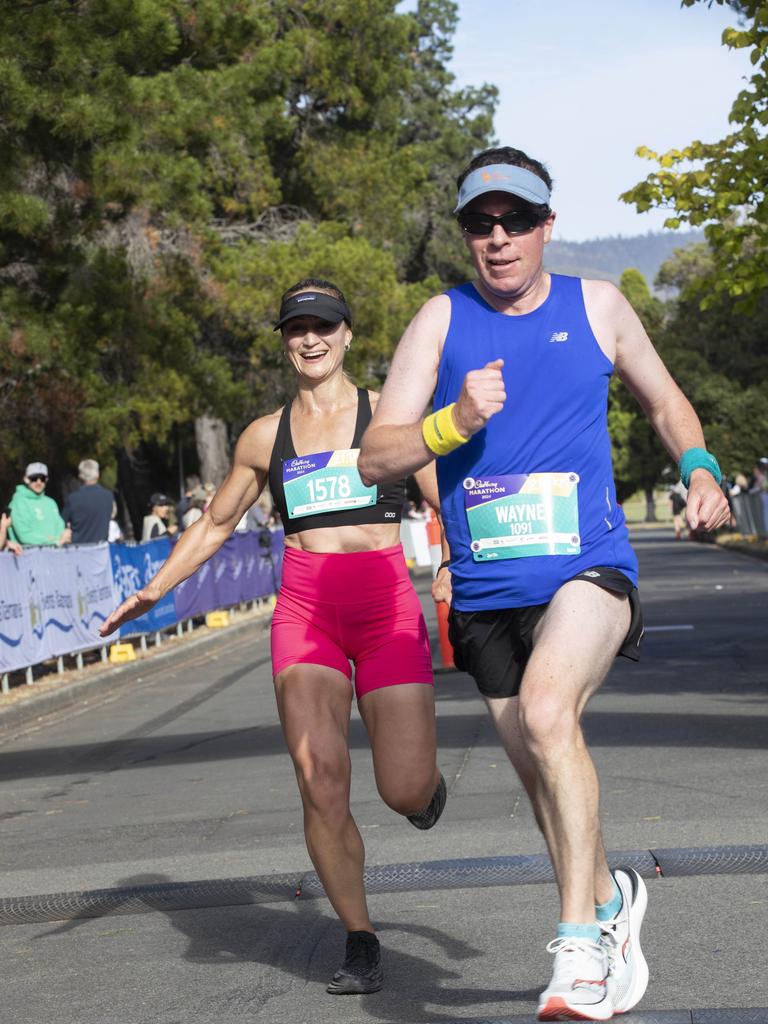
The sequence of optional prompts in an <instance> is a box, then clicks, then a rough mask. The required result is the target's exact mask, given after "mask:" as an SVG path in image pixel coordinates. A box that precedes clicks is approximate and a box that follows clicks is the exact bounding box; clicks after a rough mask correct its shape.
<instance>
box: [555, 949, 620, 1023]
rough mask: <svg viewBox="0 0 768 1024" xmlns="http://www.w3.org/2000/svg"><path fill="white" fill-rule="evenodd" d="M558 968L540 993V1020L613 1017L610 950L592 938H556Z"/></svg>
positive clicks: (556, 964) (602, 1018)
mask: <svg viewBox="0 0 768 1024" xmlns="http://www.w3.org/2000/svg"><path fill="white" fill-rule="evenodd" d="M547 951H548V952H549V953H554V954H555V969H554V972H553V974H552V980H551V981H550V983H549V985H548V987H547V988H546V989H545V990H544V991H543V992H542V993H541V996H540V997H539V1011H538V1019H539V1020H610V1019H611V1017H612V1016H613V999H612V998H611V993H610V991H609V989H608V984H607V980H608V978H607V976H608V953H607V951H606V949H605V947H604V946H603V945H602V943H598V942H591V941H590V940H589V939H578V938H568V937H565V938H559V939H553V940H552V942H550V943H549V944H548V946H547Z"/></svg>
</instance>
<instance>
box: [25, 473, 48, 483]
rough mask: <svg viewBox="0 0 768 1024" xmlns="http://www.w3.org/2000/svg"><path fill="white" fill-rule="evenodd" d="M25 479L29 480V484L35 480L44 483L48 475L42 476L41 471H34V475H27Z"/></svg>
mask: <svg viewBox="0 0 768 1024" xmlns="http://www.w3.org/2000/svg"><path fill="white" fill-rule="evenodd" d="M27 479H28V480H29V482H30V483H31V484H33V483H35V482H36V481H37V480H42V481H43V483H46V481H47V480H48V477H47V476H43V474H42V473H35V475H34V476H30V477H27Z"/></svg>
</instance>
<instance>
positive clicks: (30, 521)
mask: <svg viewBox="0 0 768 1024" xmlns="http://www.w3.org/2000/svg"><path fill="white" fill-rule="evenodd" d="M47 483H48V467H47V466H46V464H45V463H44V462H30V463H29V465H28V466H27V468H26V470H25V471H24V483H23V484H19V485H18V487H17V488H16V490H15V492H14V495H13V497H12V498H11V502H10V505H9V506H8V511H9V513H10V516H11V527H10V530H9V536H10V539H11V540H12V541H16V542H17V543H18V544H23V545H25V546H28V545H37V544H39V545H43V544H45V545H59V546H60V545H62V544H68V543H69V539H70V532H69V530H68V529H67V527H66V524H65V522H64V520H63V519H62V518H61V515H60V514H59V506H58V505H57V504H56V502H55V501H54V500H53V498H49V497H48V495H47V494H46V493H45V487H46V484H47Z"/></svg>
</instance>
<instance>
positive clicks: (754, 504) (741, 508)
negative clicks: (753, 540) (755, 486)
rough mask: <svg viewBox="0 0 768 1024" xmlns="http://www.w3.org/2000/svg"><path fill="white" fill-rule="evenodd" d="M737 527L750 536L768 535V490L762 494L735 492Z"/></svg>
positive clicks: (734, 507)
mask: <svg viewBox="0 0 768 1024" xmlns="http://www.w3.org/2000/svg"><path fill="white" fill-rule="evenodd" d="M731 501H732V502H733V514H734V516H735V517H736V529H737V530H738V531H739V533H742V534H744V535H745V536H748V537H760V538H761V539H763V538H765V537H768V530H767V529H766V527H768V491H763V493H762V494H760V493H758V494H734V495H733V497H732V498H731Z"/></svg>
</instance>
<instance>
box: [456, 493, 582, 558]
mask: <svg viewBox="0 0 768 1024" xmlns="http://www.w3.org/2000/svg"><path fill="white" fill-rule="evenodd" d="M578 484H579V477H578V474H577V473H530V474H527V473H525V474H517V475H514V476H492V477H484V478H482V479H474V478H472V477H468V478H467V479H466V480H465V481H464V510H465V512H466V516H467V524H468V526H469V534H470V538H471V544H470V547H471V549H472V558H473V559H474V560H475V561H476V562H487V561H492V560H497V559H500V558H528V557H530V556H532V555H578V554H579V553H580V552H581V537H580V536H579V501H578Z"/></svg>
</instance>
